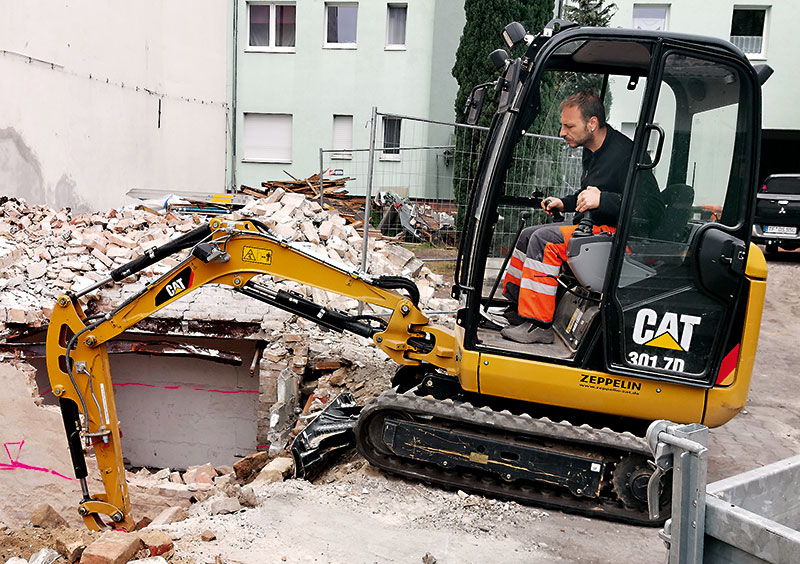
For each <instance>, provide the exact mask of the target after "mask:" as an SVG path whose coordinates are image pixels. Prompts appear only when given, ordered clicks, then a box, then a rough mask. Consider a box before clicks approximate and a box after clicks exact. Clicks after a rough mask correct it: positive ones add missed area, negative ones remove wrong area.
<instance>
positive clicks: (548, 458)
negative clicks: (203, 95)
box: [47, 20, 771, 530]
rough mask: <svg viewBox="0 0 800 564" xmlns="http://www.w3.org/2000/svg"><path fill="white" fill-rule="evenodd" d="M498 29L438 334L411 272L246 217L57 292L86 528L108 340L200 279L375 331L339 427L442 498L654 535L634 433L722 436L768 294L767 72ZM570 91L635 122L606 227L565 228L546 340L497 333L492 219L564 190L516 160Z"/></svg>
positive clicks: (58, 332) (567, 28) (600, 40)
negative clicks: (656, 426)
mask: <svg viewBox="0 0 800 564" xmlns="http://www.w3.org/2000/svg"><path fill="white" fill-rule="evenodd" d="M503 37H504V39H505V41H506V43H507V44H508V46H509V49H512V48H514V49H521V50H524V54H521V56H519V57H516V58H512V57H511V56H509V55H508V54H507V53H506V52H505V51H503V50H498V51H497V52H495V53H494V54H493V55H492V58H493V60H495V61H496V62H497V66H498V69H499V70H500V76H499V78H498V79H497V80H496V81H495V82H493V83H489V84H484V85H480V86H478V87H476V89H475V90H474V91H473V93H472V95H471V96H470V99H469V103H468V112H469V114H470V120H471V121H474V120H475V118H476V116H477V115H479V114H480V109H481V106H482V104H483V101H484V100H485V99H487V98H488V97H491V96H492V95H494V96H495V99H496V100H497V104H498V109H497V111H496V113H495V114H494V116H493V118H492V122H491V126H490V129H489V131H488V136H487V140H486V144H485V146H484V147H483V150H482V152H481V156H480V161H479V163H478V166H477V173H476V175H475V179H474V181H473V183H472V186H471V195H470V199H469V206H468V208H467V213H466V214H465V221H464V224H463V228H462V236H461V243H460V248H459V254H458V261H457V265H456V272H455V279H454V286H453V296H454V297H455V298H456V299H458V300H459V303H460V307H459V310H458V312H457V315H456V319H455V327H454V329H453V330H451V329H447V328H443V327H437V326H435V325H432V324H431V323H430V322H429V320H428V318H427V317H426V316H425V315H424V314H423V312H422V311H421V309H420V305H419V291H418V290H417V287H416V286H415V284H414V283H413V282H412V281H410V280H407V279H405V278H402V277H389V276H372V275H368V274H365V273H363V272H358V271H350V270H347V269H344V268H342V267H339V266H336V265H333V264H329V263H327V262H325V261H323V260H320V259H318V258H316V257H314V256H312V255H311V254H308V253H307V252H304V251H303V250H301V249H300V248H298V247H296V246H294V245H293V244H292V243H291V242H290V241H286V240H282V239H281V238H279V237H277V236H275V235H274V234H272V233H271V232H270V230H269V229H268V228H267V226H265V225H263V224H261V223H259V222H258V221H254V220H236V221H234V220H229V219H226V218H224V217H220V218H215V219H212V220H211V221H210V222H209V223H207V224H205V225H202V226H200V227H198V228H196V229H195V230H194V231H191V232H189V233H187V234H184V235H183V236H181V237H180V238H177V239H175V240H173V241H171V242H169V243H167V244H165V245H163V246H161V247H157V248H154V249H150V250H148V251H146V252H145V253H144V254H143V255H142V256H140V257H138V258H136V259H134V260H133V261H131V262H130V263H128V264H126V265H124V266H120V267H119V268H117V269H115V270H113V271H112V272H111V273H110V276H109V277H108V278H107V279H106V280H103V281H101V282H98V283H97V284H95V285H94V286H92V287H91V288H87V289H85V290H83V291H81V292H78V293H74V294H71V293H67V294H65V295H63V296H61V297H60V298H59V299H58V300H57V304H56V306H55V308H54V311H53V315H52V318H51V320H50V325H49V329H48V334H47V369H48V373H49V377H50V380H51V383H52V389H53V393H54V394H55V395H56V396H57V397H58V399H59V402H60V407H61V411H62V414H63V421H64V425H65V428H66V432H67V439H68V444H69V448H70V451H71V455H72V463H73V467H74V470H75V474H76V476H77V478H79V479H80V481H81V484H82V490H83V499H82V500H81V502H80V504H79V506H78V511H79V513H80V515H81V516H83V518H84V521H85V523H86V525H87V526H88V527H89V528H91V529H100V528H104V527H106V526H108V525H109V524H110V525H111V526H113V527H116V528H123V529H127V530H132V529H133V527H134V520H133V517H132V515H131V508H130V502H129V497H128V491H127V486H126V481H125V469H124V467H123V457H122V449H121V443H120V431H119V424H118V421H117V416H116V408H115V404H114V394H113V390H112V379H111V374H110V371H109V361H108V353H107V350H106V343H108V341H109V340H111V339H113V338H115V337H116V336H118V335H120V334H121V333H122V332H123V331H125V330H126V329H128V328H130V327H132V326H134V325H135V324H136V323H137V322H139V321H141V320H143V319H145V318H147V317H148V316H150V315H151V314H153V313H154V312H155V311H157V310H159V309H160V308H163V307H164V306H167V305H168V304H170V303H172V302H174V301H175V300H179V299H181V298H182V297H183V296H186V295H187V294H189V293H190V292H192V291H194V290H196V289H197V288H199V287H201V286H203V285H205V284H220V285H225V286H229V287H231V288H232V289H233V291H236V292H240V293H242V294H245V295H247V296H250V297H252V298H254V299H256V300H259V301H261V302H263V303H265V304H269V305H271V306H274V307H278V308H282V309H284V310H286V311H288V312H291V313H293V314H296V315H298V316H301V317H304V318H307V319H310V320H313V321H314V322H316V323H318V324H319V325H321V326H323V327H326V328H329V329H331V330H334V331H339V332H341V331H349V332H353V333H355V334H357V335H361V336H363V337H365V338H368V339H371V340H372V341H374V343H375V344H376V345H377V346H378V347H380V348H381V349H382V350H383V351H385V352H386V353H387V354H388V355H389V357H391V358H392V359H393V360H394V361H395V362H396V363H397V364H398V365H399V369H398V371H397V374H396V376H395V377H394V380H393V387H392V388H391V389H389V390H387V391H386V392H385V393H383V394H382V395H380V396H378V397H377V398H374V399H373V400H371V401H370V402H369V403H367V404H366V405H365V406H363V408H362V409H360V411H359V412H358V413H357V421H356V423H355V426H354V428H352V427H351V428H350V432H353V433H354V437H355V443H356V444H357V447H358V450H359V452H360V453H361V454H363V456H364V457H366V459H367V460H368V461H369V462H370V463H371V464H373V465H375V466H377V467H379V468H382V469H384V470H387V471H389V472H392V473H395V474H399V475H401V476H405V477H409V478H412V479H419V480H423V481H426V482H430V483H434V484H440V485H442V486H444V487H448V488H461V489H464V490H468V491H475V492H481V493H485V494H488V495H494V496H499V497H503V498H507V499H513V500H517V501H520V502H524V503H533V504H538V505H543V506H547V507H555V508H560V509H562V510H566V511H573V512H580V513H583V514H586V515H590V516H595V515H596V516H600V517H605V518H609V519H615V520H620V521H625V522H630V523H642V524H658V523H660V522H663V519H662V520H659V519H658V518H657V517H655V518H654V517H653V515H657V514H658V513H659V512H658V510H656V511H654V512H652V515H651V512H650V511H648V496H650V498H651V505H652V500H655V504H656V505H659V506H661V508H662V509H663V508H664V507H666V506H667V505H668V503H669V492H668V491H667V490H668V486H667V485H666V484H667V481H666V480H664V479H663V476H659V474H658V472H656V471H655V470H654V468H653V466H652V465H651V464H650V463H649V459H650V451H649V448H648V445H647V443H646V441H645V439H644V438H643V437H644V432H645V430H646V428H647V426H648V425H649V424H650V423H651V422H652V421H654V420H658V419H668V420H671V421H675V422H679V423H692V422H697V423H702V424H705V425H707V426H709V427H715V426H719V425H722V424H724V423H726V422H727V421H728V420H730V419H731V418H732V417H734V416H735V415H736V414H737V413H738V412H739V411H740V410H741V409H742V407H743V406H744V405H745V401H746V399H747V394H748V389H749V385H750V379H751V374H752V370H753V362H754V358H755V353H756V344H757V340H758V333H759V325H760V319H761V311H762V306H763V301H764V293H765V289H766V271H767V269H766V262H765V260H764V257H763V255H762V253H761V252H760V251H759V249H758V248H757V247H756V246H755V245H753V244H751V243H750V236H751V227H752V220H753V214H754V208H755V201H756V188H757V185H758V184H757V180H758V179H757V176H756V175H757V171H758V159H759V150H760V131H761V129H760V127H761V124H760V120H761V84H762V83H763V81H764V80H766V77H767V76H768V75H769V74H770V72H771V71H770V69H769V68H768V67H763V66H762V67H759V68H754V67H753V66H752V65H751V64H750V62H749V61H748V59H747V58H746V57H745V56H744V55H743V54H742V53H741V52H740V51H739V50H738V49H737V48H736V47H734V46H733V45H731V44H730V43H728V42H726V41H722V40H719V39H713V38H705V37H699V36H691V35H683V34H677V33H667V32H655V31H641V30H626V29H605V28H602V29H601V28H582V27H579V26H576V25H574V24H572V23H570V22H566V21H563V20H553V21H552V22H550V23H549V24H548V25H547V26H546V27H545V29H544V30H543V31H542V32H541V33H539V34H536V35H530V34H528V33H527V32H526V31H525V30H524V28H522V26H521V25H520V24H518V23H513V24H510V25H509V26H507V27H506V29H505V31H504V33H503ZM587 81H588V82H590V83H591V84H594V85H596V87H597V88H598V90H599V91H600V92H601V93H602V95H601V98H603V99H604V100H606V103H609V102H610V101H611V99H612V98H613V108H614V111H615V112H619V113H620V114H625V112H628V115H632V116H633V117H632V118H630V124H629V127H628V130H627V133H628V135H629V136H631V137H632V138H633V151H634V152H633V158H632V159H631V163H630V166H629V170H628V171H627V183H626V186H625V190H624V197H623V199H622V204H621V210H620V216H619V220H618V223H617V229H616V233H614V234H600V235H592V233H591V229H590V230H589V231H588V233H586V234H585V236H583V237H578V236H576V237H573V239H572V242H571V244H570V247H569V249H568V251H567V255H568V260H567V263H566V265H565V266H564V267H563V268H562V270H561V272H560V274H559V275H558V276H557V279H558V281H559V288H560V289H559V295H558V301H557V310H556V315H555V320H554V323H553V328H554V330H555V333H556V335H557V338H556V341H555V342H554V343H553V344H536V345H521V344H519V343H514V342H510V341H506V340H504V339H503V338H502V336H501V335H500V332H499V330H498V327H497V326H495V325H493V324H492V323H488V322H487V316H486V312H487V311H488V310H490V309H491V308H494V307H501V306H504V305H508V304H507V303H506V302H505V301H504V299H503V298H502V297H498V296H496V292H495V291H494V290H495V289H496V288H497V283H498V280H499V279H500V277H501V276H502V274H503V272H502V271H503V268H504V265H498V262H502V257H503V256H504V255H506V252H507V251H506V249H508V247H509V246H512V247H513V243H514V240H513V239H512V238H511V237H513V235H514V229H513V227H512V228H511V229H509V228H508V226H509V225H511V226H515V223H514V220H515V219H517V218H518V219H519V225H520V228H521V227H522V226H523V225H524V223H525V222H526V221H527V220H528V219H530V217H531V216H532V214H536V213H538V212H535V211H534V212H532V211H531V210H532V209H535V208H536V207H537V203H538V201H539V200H537V198H535V197H532V196H531V194H532V193H533V192H534V190H540V191H543V192H544V193H549V194H559V193H560V192H559V190H563V189H564V185H563V182H560V180H559V179H562V180H563V179H564V178H565V177H566V175H565V173H564V171H563V170H552V171H545V173H543V172H542V171H541V167H538V168H535V167H532V166H531V164H530V163H531V158H530V157H531V156H532V155H533V156H538V157H540V158H539V161H541V160H542V158H541V157H542V156H544V157H547V156H548V155H550V156H552V154H551V153H548V152H547V151H549V149H547V145H546V144H545V143H544V142H545V141H547V138H546V136H545V137H543V136H541V135H537V134H536V132H537V131H543V130H544V129H546V127H547V125H546V124H547V123H548V119H549V118H550V117H552V114H553V112H554V107H555V106H554V104H557V103H558V100H560V99H562V98H563V97H564V94H569V93H571V91H570V89H572V91H574V90H575V89H577V88H583V86H581V85H585V84H586V83H587ZM623 132H624V133H625V132H626V131H625V130H624V128H623ZM550 139H552V137H551V138H550ZM556 141H557V140H556ZM553 161H554V163H555V162H556V161H557V159H553ZM559 166H560V165H558V164H554V165H553V167H554V169H558V167H559ZM645 178H647V179H652V178H655V180H656V182H657V183H658V185H659V190H660V193H661V196H662V200H663V210H662V211H663V213H661V214H660V218H659V219H658V221H653V220H652V218H647V217H644V216H642V215H640V212H639V211H638V210H640V209H641V206H639V205H638V204H639V202H638V200H639V199H640V198H641V196H640V192H642V193H644V191H643V190H642V191H640V190H639V189H638V187H639V185H640V184H641V183H642V182H644V181H645ZM648 181H649V180H648ZM542 219H543V220H545V219H546V218H544V216H542ZM186 249H189V253H188V258H186V259H185V260H183V262H181V263H180V264H179V265H178V266H175V267H174V268H173V269H172V270H170V271H169V272H167V273H166V274H164V275H163V276H161V277H160V278H158V279H157V280H154V281H153V282H151V283H149V284H147V286H146V287H145V288H144V289H143V290H142V291H141V292H139V293H138V294H137V295H135V296H133V297H131V298H129V299H127V300H126V301H125V302H124V303H121V304H119V305H117V306H115V307H113V309H111V310H110V311H108V312H106V313H98V314H93V315H87V314H86V313H85V312H84V311H83V309H82V307H81V306H80V304H79V298H80V297H81V296H83V295H86V294H87V293H89V292H93V291H95V290H97V289H98V288H100V287H101V286H103V285H105V284H109V283H119V282H122V281H123V280H124V279H125V278H126V277H127V276H129V275H131V274H132V273H135V272H138V271H140V270H142V269H144V268H146V267H148V266H150V265H152V264H155V263H156V262H158V261H160V260H162V259H164V258H165V257H167V256H169V255H172V254H174V253H176V252H178V251H181V250H186ZM498 266H499V268H498ZM498 270H499V272H498ZM259 275H268V276H265V277H259ZM269 276H273V277H276V278H281V279H289V280H294V281H297V282H300V283H303V284H307V285H310V286H314V287H317V288H322V289H324V290H326V291H329V292H334V293H337V294H341V295H343V296H347V297H350V298H355V299H357V300H360V301H361V302H365V303H368V304H372V305H373V306H375V307H378V308H385V309H386V310H387V316H385V317H380V316H358V315H348V314H346V313H344V312H341V311H337V310H335V309H329V308H325V307H322V306H320V305H318V304H315V303H313V302H312V301H309V300H307V299H306V298H305V297H303V296H300V295H298V294H297V293H294V292H288V291H285V290H280V289H276V288H274V287H272V286H270V285H269V284H267V283H264V282H263V281H262V280H268V279H269ZM84 444H87V445H91V446H92V447H93V448H94V452H95V454H96V457H97V463H98V465H99V467H100V471H101V475H102V480H103V484H104V489H105V492H104V493H95V494H91V493H90V492H89V491H88V487H87V481H86V478H87V468H86V462H85V459H84V454H83V446H84ZM657 509H658V508H657ZM667 513H668V512H666V511H661V514H662V515H663V514H667ZM109 520H110V522H109Z"/></svg>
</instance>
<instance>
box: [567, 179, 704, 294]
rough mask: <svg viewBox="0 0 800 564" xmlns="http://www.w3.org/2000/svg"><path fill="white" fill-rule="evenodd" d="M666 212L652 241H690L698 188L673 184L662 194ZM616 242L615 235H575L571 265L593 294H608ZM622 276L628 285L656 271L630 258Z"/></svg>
mask: <svg viewBox="0 0 800 564" xmlns="http://www.w3.org/2000/svg"><path fill="white" fill-rule="evenodd" d="M661 199H662V201H663V202H664V210H663V212H662V213H661V218H660V220H659V221H658V222H656V224H655V226H654V227H653V228H651V229H649V230H648V231H649V236H650V238H651V239H654V240H657V241H665V242H667V243H677V242H683V241H685V240H686V238H685V235H686V229H687V227H688V225H689V219H690V217H691V214H692V205H693V203H694V189H693V188H692V187H691V186H689V185H688V184H670V185H669V186H667V188H665V189H664V191H663V192H661ZM613 242H614V236H613V234H609V233H598V234H596V235H586V236H583V237H575V236H573V237H572V238H571V239H570V241H569V244H568V245H567V265H568V266H569V268H570V270H571V271H572V274H573V275H574V276H575V278H576V279H577V280H578V282H579V283H580V285H581V286H583V287H584V288H586V289H588V290H590V291H591V292H603V291H605V281H606V272H607V271H608V262H609V261H608V258H609V256H610V254H611V247H612V245H613ZM623 260H624V262H625V264H624V267H623V270H622V273H621V275H620V286H622V287H624V286H628V285H630V284H633V283H634V282H637V281H639V280H644V279H645V278H649V277H650V276H652V275H653V274H655V271H654V270H653V269H652V268H650V267H648V266H646V265H644V264H642V263H640V262H638V261H637V260H635V258H633V257H631V256H628V255H626V256H625V257H624V259H623Z"/></svg>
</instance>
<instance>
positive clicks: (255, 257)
mask: <svg viewBox="0 0 800 564" xmlns="http://www.w3.org/2000/svg"><path fill="white" fill-rule="evenodd" d="M242 260H243V261H244V262H254V263H256V264H272V250H270V249H261V248H259V247H248V246H247V245H245V246H244V247H243V248H242Z"/></svg>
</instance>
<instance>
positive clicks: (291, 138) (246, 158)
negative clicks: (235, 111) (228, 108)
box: [242, 112, 294, 164]
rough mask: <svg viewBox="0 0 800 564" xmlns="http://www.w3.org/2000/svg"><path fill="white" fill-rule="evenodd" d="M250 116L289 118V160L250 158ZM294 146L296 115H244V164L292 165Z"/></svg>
mask: <svg viewBox="0 0 800 564" xmlns="http://www.w3.org/2000/svg"><path fill="white" fill-rule="evenodd" d="M248 116H283V117H288V118H289V147H288V154H289V158H288V159H287V158H281V157H273V156H265V157H253V156H248V155H247V152H248V143H247V142H248V138H249V136H248V134H247V133H248V128H247V122H248V119H247V117H248ZM293 144H294V115H293V114H288V113H280V112H244V113H243V114H242V162H243V163H277V164H292V152H293V151H292V149H293Z"/></svg>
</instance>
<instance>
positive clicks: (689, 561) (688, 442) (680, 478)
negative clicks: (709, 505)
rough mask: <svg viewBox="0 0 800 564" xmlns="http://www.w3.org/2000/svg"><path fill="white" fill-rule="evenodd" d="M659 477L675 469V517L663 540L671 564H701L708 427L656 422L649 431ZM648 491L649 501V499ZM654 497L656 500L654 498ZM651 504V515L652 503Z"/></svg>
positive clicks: (649, 440) (673, 475)
mask: <svg viewBox="0 0 800 564" xmlns="http://www.w3.org/2000/svg"><path fill="white" fill-rule="evenodd" d="M647 441H648V443H649V445H650V450H652V451H653V454H654V456H655V462H656V466H657V473H656V475H654V476H653V479H651V484H650V486H649V487H648V490H651V489H653V488H654V487H655V486H656V484H654V483H653V482H654V481H657V479H658V476H659V475H663V473H664V472H666V471H668V470H669V469H670V468H671V469H672V517H671V519H669V520H667V522H666V523H665V524H664V528H663V529H662V530H661V531H660V536H661V538H662V539H663V540H664V542H665V543H666V545H667V548H668V550H669V558H668V563H669V564H702V562H703V543H704V540H705V514H706V472H707V470H708V449H707V448H706V445H707V444H708V427H706V426H705V425H700V424H698V423H692V424H689V425H678V424H675V423H671V422H669V421H663V420H661V421H655V422H653V423H652V424H651V425H650V428H649V429H648V430H647ZM650 493H651V492H649V491H648V498H650ZM653 497H655V496H653ZM649 501H650V510H651V515H652V513H653V509H654V508H653V503H652V500H649Z"/></svg>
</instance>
